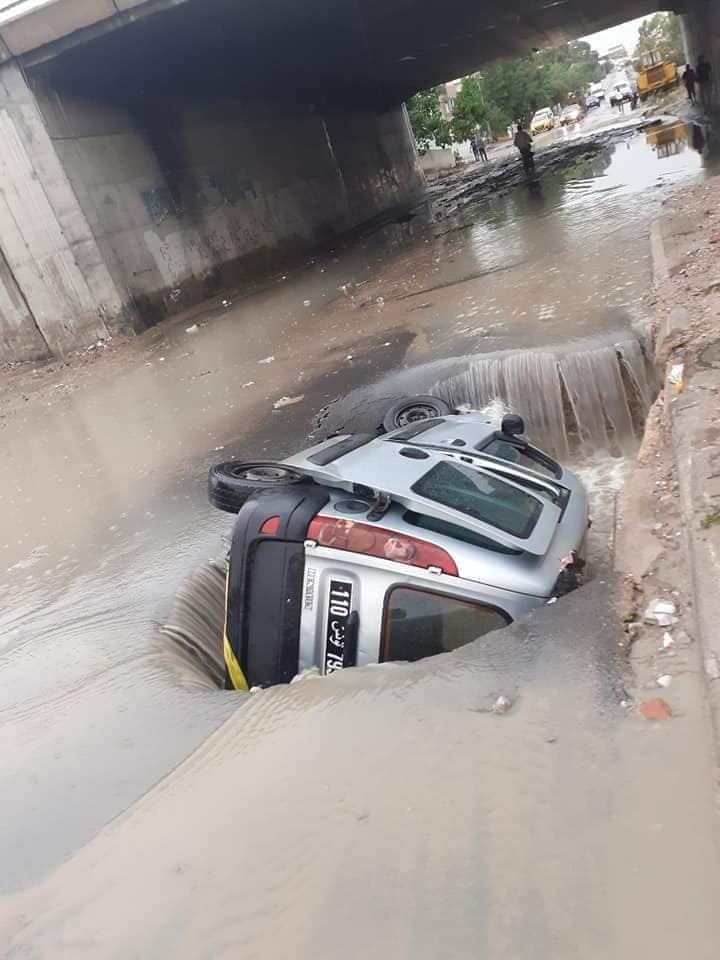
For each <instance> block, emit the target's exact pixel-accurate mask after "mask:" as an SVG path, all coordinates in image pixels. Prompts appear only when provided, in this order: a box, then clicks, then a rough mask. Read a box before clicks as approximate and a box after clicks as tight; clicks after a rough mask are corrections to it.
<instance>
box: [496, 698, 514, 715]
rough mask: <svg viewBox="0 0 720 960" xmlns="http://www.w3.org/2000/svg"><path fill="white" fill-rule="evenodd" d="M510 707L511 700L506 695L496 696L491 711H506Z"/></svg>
mask: <svg viewBox="0 0 720 960" xmlns="http://www.w3.org/2000/svg"><path fill="white" fill-rule="evenodd" d="M511 707H512V700H510V699H509V698H508V697H498V698H497V700H496V701H495V703H494V704H493V713H498V714H502V713H507V712H508V710H509V709H510V708H511Z"/></svg>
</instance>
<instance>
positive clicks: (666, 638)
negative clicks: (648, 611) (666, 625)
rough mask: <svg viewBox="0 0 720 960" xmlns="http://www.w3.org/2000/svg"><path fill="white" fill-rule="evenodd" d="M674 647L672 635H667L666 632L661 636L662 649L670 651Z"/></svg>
mask: <svg viewBox="0 0 720 960" xmlns="http://www.w3.org/2000/svg"><path fill="white" fill-rule="evenodd" d="M674 646H675V640H674V639H673V636H672V634H670V633H668V632H667V630H666V631H665V633H664V634H663V647H664V649H665V650H670V649H672V647H674Z"/></svg>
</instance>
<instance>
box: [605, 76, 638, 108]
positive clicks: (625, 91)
mask: <svg viewBox="0 0 720 960" xmlns="http://www.w3.org/2000/svg"><path fill="white" fill-rule="evenodd" d="M632 98H633V92H632V87H631V86H630V84H629V83H625V82H623V83H616V84H615V86H614V87H613V88H612V91H611V93H610V106H611V107H616V106H617V105H618V104H619V103H627V102H628V101H630V100H632Z"/></svg>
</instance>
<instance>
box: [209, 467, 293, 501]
mask: <svg viewBox="0 0 720 960" xmlns="http://www.w3.org/2000/svg"><path fill="white" fill-rule="evenodd" d="M303 480H307V477H306V476H305V474H304V473H301V472H300V471H299V470H294V469H293V468H292V467H286V466H285V464H283V463H273V462H271V461H263V460H258V461H254V462H249V463H244V462H242V461H239V460H229V461H227V462H225V463H216V464H215V465H214V466H212V467H210V473H209V474H208V499H209V501H210V503H211V504H212V505H213V506H214V507H217V508H218V510H225V511H226V513H237V512H238V511H239V510H240V507H242V505H243V504H244V503H245V501H246V500H248V499H249V498H250V497H251V496H252V495H253V494H254V493H255V492H256V491H257V490H278V489H280V488H282V487H288V486H291V485H292V484H294V483H302V481H303Z"/></svg>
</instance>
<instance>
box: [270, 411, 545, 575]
mask: <svg viewBox="0 0 720 960" xmlns="http://www.w3.org/2000/svg"><path fill="white" fill-rule="evenodd" d="M424 424H425V425H426V426H425V429H424V430H422V432H421V433H419V434H417V435H416V436H415V437H414V438H412V442H411V440H410V439H408V440H406V439H405V438H406V437H407V435H408V433H412V432H413V431H412V428H411V429H410V430H408V429H402V430H398V431H394V432H393V433H390V434H388V435H386V436H385V437H379V438H377V439H374V440H369V441H367V442H364V443H361V444H359V445H352V444H350V445H349V449H347V452H346V447H345V446H343V444H344V443H345V440H346V439H348V438H343V437H335V438H332V440H330V441H326V442H325V443H322V444H318V445H317V446H316V447H313V448H311V449H309V450H305V451H302V452H301V453H299V454H297V455H296V456H293V457H290V458H289V459H288V460H287V461H285V462H286V463H288V464H290V465H292V466H293V467H296V468H297V469H299V470H301V471H302V472H303V473H305V474H307V475H309V476H311V477H312V478H313V479H314V480H315V481H316V482H318V483H322V484H324V485H327V486H331V487H336V488H338V489H341V490H347V491H348V492H354V491H355V490H356V488H357V487H361V488H365V489H367V490H370V491H377V492H382V493H384V494H387V495H388V496H389V498H390V499H391V500H392V501H395V502H397V503H400V504H402V505H403V506H405V507H407V508H409V509H413V510H418V511H420V512H421V513H423V514H425V515H426V516H429V517H434V518H435V519H437V520H442V521H444V522H447V523H462V524H464V525H465V526H466V527H467V528H468V529H471V530H474V531H475V532H476V533H479V534H481V535H482V536H485V537H488V538H489V539H492V540H494V541H496V542H498V543H501V544H504V545H506V546H508V547H511V548H513V549H519V550H523V551H526V552H528V553H532V554H534V555H536V556H541V555H542V554H544V553H545V551H546V550H547V548H548V545H549V543H550V541H551V540H552V536H553V533H554V528H555V526H556V525H557V522H558V520H559V519H560V516H561V511H560V508H559V507H558V506H557V505H556V503H554V502H552V493H553V492H556V493H559V492H560V491H561V490H562V485H561V484H559V483H558V482H557V481H556V480H554V479H553V480H548V478H547V477H544V476H540V475H539V474H537V473H535V472H534V471H532V470H528V469H526V468H524V467H519V466H517V465H515V464H511V463H508V462H507V461H502V460H499V459H497V458H494V457H487V456H485V455H483V454H481V453H479V452H478V451H477V450H476V449H475V447H476V446H477V445H478V444H480V445H481V444H482V443H483V442H484V441H485V440H487V439H489V438H491V437H492V436H494V435H495V430H494V429H492V426H493V424H492V421H489V420H487V419H485V420H483V419H479V418H477V417H471V416H468V415H460V416H457V417H455V416H450V417H443V418H437V419H436V420H434V421H425V422H424ZM418 426H422V425H418ZM462 434H464V435H465V436H464V437H463V436H462ZM450 438H453V439H454V440H455V441H457V440H461V441H463V445H462V446H459V447H454V446H453V445H452V440H450ZM473 439H475V440H477V442H476V443H473V442H472V441H473ZM419 440H422V443H418V441H419ZM332 444H336V445H337V446H338V448H339V449H340V450H341V451H342V452H341V453H340V454H339V455H338V456H337V457H336V458H334V459H332V460H329V461H328V460H327V458H325V457H319V456H318V454H319V453H322V452H324V451H325V450H326V449H328V447H329V446H331V445H332ZM318 461H320V462H318ZM453 461H454V463H455V464H456V465H458V466H460V467H461V468H462V467H465V468H467V467H470V468H471V469H472V470H477V471H478V473H480V474H484V475H485V476H486V477H487V478H488V479H490V480H492V482H493V483H494V484H495V485H496V486H498V485H500V486H502V485H503V484H505V485H506V486H509V487H512V488H515V489H516V490H519V491H522V493H523V494H525V495H527V496H529V497H533V498H535V500H536V501H537V503H538V504H539V505H540V513H539V516H538V518H537V521H536V523H535V526H534V527H533V529H532V530H531V531H530V533H529V534H528V536H525V537H521V536H519V535H517V534H514V533H512V532H508V531H507V530H502V529H500V528H499V527H497V526H495V525H493V524H492V523H490V522H488V521H487V520H485V519H480V518H478V517H475V516H473V515H471V514H469V513H466V512H464V511H460V510H458V509H456V508H453V507H451V506H448V505H446V504H445V503H442V502H440V501H438V500H434V499H430V498H428V497H427V496H425V495H423V494H422V493H420V492H418V491H417V490H415V489H413V488H414V487H415V485H416V484H417V483H418V481H419V480H420V479H421V478H423V477H425V476H426V475H427V474H428V473H429V472H430V471H431V470H432V469H433V467H437V466H439V465H440V464H443V463H444V464H452V463H453ZM542 490H545V491H546V495H545V496H543V494H542V492H540V491H542ZM547 493H550V494H551V496H550V497H548V496H547Z"/></svg>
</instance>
